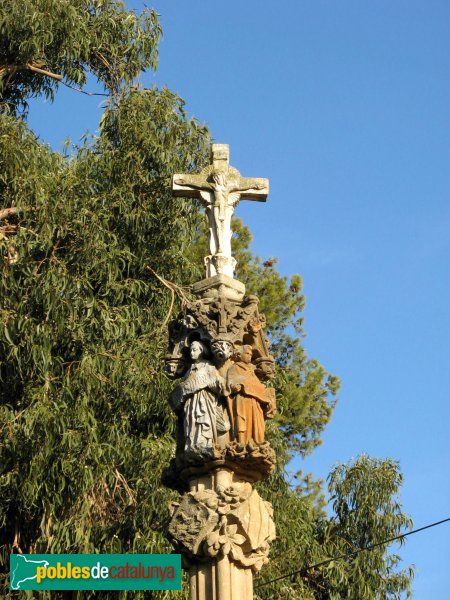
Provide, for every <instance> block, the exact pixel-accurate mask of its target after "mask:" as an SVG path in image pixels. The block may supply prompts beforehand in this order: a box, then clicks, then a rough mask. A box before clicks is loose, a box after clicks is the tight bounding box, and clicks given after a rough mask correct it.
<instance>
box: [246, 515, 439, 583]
mask: <svg viewBox="0 0 450 600" xmlns="http://www.w3.org/2000/svg"><path fill="white" fill-rule="evenodd" d="M447 521H450V517H449V518H447V519H442V521H436V523H430V525H425V526H424V527H419V528H418V529H413V530H412V531H408V532H407V533H402V534H401V535H396V536H395V537H391V538H388V539H387V540H383V541H382V542H378V543H376V544H372V545H371V546H366V547H365V548H357V549H356V550H351V551H349V552H345V554H338V555H337V556H333V558H327V559H326V560H323V561H322V562H319V563H316V564H315V565H311V566H309V567H303V568H302V569H297V570H296V571H291V572H290V573H285V574H284V575H280V576H279V577H275V578H274V579H270V580H269V581H265V582H264V583H260V584H259V585H255V589H257V588H261V587H264V586H266V585H270V584H271V583H274V582H275V581H280V579H286V578H287V577H292V576H293V575H298V574H299V573H305V572H307V571H311V570H312V569H318V568H319V567H324V566H325V565H328V564H329V563H331V562H333V561H335V560H342V559H343V558H350V557H351V556H355V555H356V554H359V553H360V552H369V551H370V550H374V548H378V547H379V546H383V545H384V544H390V543H391V542H395V541H396V540H401V539H403V538H405V537H407V536H408V535H413V534H414V533H419V531H424V530H425V529H430V528H431V527H436V526H437V525H442V523H446V522H447Z"/></svg>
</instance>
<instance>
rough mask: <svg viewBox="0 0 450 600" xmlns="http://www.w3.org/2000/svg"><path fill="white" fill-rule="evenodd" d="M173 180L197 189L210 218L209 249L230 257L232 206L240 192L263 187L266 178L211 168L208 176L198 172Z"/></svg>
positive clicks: (264, 186) (214, 252)
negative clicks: (242, 175)
mask: <svg viewBox="0 0 450 600" xmlns="http://www.w3.org/2000/svg"><path fill="white" fill-rule="evenodd" d="M208 180H209V181H208ZM174 183H175V184H176V185H180V186H186V187H187V188H191V189H195V190H198V192H199V194H198V195H199V196H200V199H201V201H202V204H203V205H204V206H205V208H206V213H207V215H208V220H209V230H210V235H209V253H210V254H211V255H215V254H224V255H225V256H228V257H231V236H232V231H231V217H232V216H233V211H234V207H235V206H236V205H237V204H238V202H239V200H240V198H241V194H242V193H243V192H246V191H249V190H263V189H265V188H266V187H267V182H265V181H264V180H260V181H258V179H250V178H247V179H246V178H243V177H239V176H233V175H231V176H230V175H228V174H227V173H225V172H223V171H220V170H214V171H212V173H211V174H210V176H209V177H208V179H206V178H205V177H204V176H201V175H177V176H176V177H174Z"/></svg>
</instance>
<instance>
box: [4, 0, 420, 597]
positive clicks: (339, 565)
mask: <svg viewBox="0 0 450 600" xmlns="http://www.w3.org/2000/svg"><path fill="white" fill-rule="evenodd" d="M6 8H7V9H8V10H6ZM19 13H20V15H19ZM19 16H20V18H19ZM0 28H1V34H2V35H1V37H0V80H1V85H2V86H3V87H2V90H1V93H2V94H3V95H2V105H1V106H0V298H1V307H0V567H1V569H2V572H3V575H0V577H1V579H0V588H1V587H2V584H4V585H5V590H6V589H7V582H8V565H9V560H8V556H9V553H10V552H11V551H14V552H17V551H21V552H52V553H58V552H64V553H66V552H67V553H71V552H73V553H77V552H106V553H108V552H112V553H114V552H144V553H145V552H167V551H169V545H168V544H167V542H166V541H165V539H164V535H163V531H164V528H165V525H166V520H167V518H168V515H167V513H166V512H165V510H164V508H163V507H164V506H166V505H167V503H168V501H169V500H170V499H171V498H172V496H173V495H172V493H171V492H170V491H168V490H167V489H165V488H163V487H161V484H160V479H161V472H162V469H163V468H164V467H165V466H166V465H167V463H168V461H169V458H170V456H171V453H172V451H173V445H174V444H173V433H174V427H175V422H174V417H173V415H172V413H171V411H170V409H169V407H168V405H167V402H166V398H167V394H168V391H169V387H170V385H171V384H170V383H169V382H168V381H167V380H166V378H165V376H164V375H163V373H162V363H163V361H162V359H163V356H164V352H165V349H166V341H167V338H166V324H167V321H168V319H169V317H170V315H171V314H172V313H173V311H174V310H175V309H176V307H174V298H173V289H174V288H173V286H171V284H169V283H167V282H173V283H174V284H176V285H177V286H181V289H183V287H184V286H187V285H189V284H190V283H192V282H193V281H196V280H198V279H200V278H201V277H202V275H203V267H202V260H201V259H202V257H203V256H204V255H205V254H206V251H205V243H206V242H205V235H204V232H205V220H204V218H203V216H200V214H199V211H198V206H197V205H196V204H195V203H193V202H192V201H187V202H185V201H183V200H180V199H174V198H173V197H172V196H171V193H170V179H171V175H172V174H173V173H175V172H189V171H198V170H199V169H201V168H202V167H203V166H204V165H205V162H206V160H207V158H209V156H208V155H209V146H210V137H209V133H208V131H207V129H206V128H205V127H204V126H202V125H200V124H199V123H198V122H197V121H196V120H193V119H187V117H186V115H185V113H184V110H183V101H182V100H181V99H180V98H178V97H177V96H176V95H174V94H173V93H171V92H170V91H169V90H167V89H162V90H157V89H151V90H141V89H138V88H137V87H133V85H132V83H133V80H134V79H135V78H136V77H137V76H138V75H139V73H140V71H141V70H142V69H145V68H149V67H150V68H155V66H156V59H157V41H158V39H159V35H160V26H159V23H158V21H157V18H156V15H155V13H153V12H152V11H145V12H144V13H143V15H142V16H141V17H138V16H136V15H135V14H134V13H133V12H130V11H126V10H125V7H124V5H123V4H122V3H121V2H119V1H117V2H116V1H113V0H96V1H93V0H92V1H88V0H64V1H62V0H33V1H31V0H24V1H23V2H20V3H12V5H11V3H9V2H8V3H7V5H6V3H5V2H4V1H3V2H2V0H0ZM24 65H25V66H26V65H31V66H33V65H34V66H35V67H36V68H37V69H41V70H42V69H43V70H44V71H45V70H51V71H52V72H53V73H60V74H62V75H63V77H64V78H65V80H66V81H67V82H69V83H74V84H76V85H83V84H84V82H85V79H86V75H87V73H88V72H92V73H94V75H95V76H96V77H97V78H98V79H99V80H100V82H101V83H102V84H103V85H104V86H105V88H106V89H107V90H108V93H109V94H110V96H111V97H110V100H109V102H108V105H107V108H106V110H105V112H104V114H103V117H102V121H101V127H100V134H99V136H97V137H94V136H93V137H86V139H85V140H84V143H83V144H82V146H81V147H79V148H76V149H73V152H72V154H70V155H68V156H64V155H62V154H60V153H58V152H54V151H52V150H51V149H50V148H49V147H48V146H46V145H44V144H42V143H40V142H39V141H38V140H37V139H36V137H35V135H34V134H33V133H32V132H31V131H30V130H29V128H28V127H27V126H26V123H25V122H24V121H23V120H21V119H20V118H18V117H17V116H14V111H16V113H18V112H20V111H21V110H22V111H23V110H24V109H25V108H26V103H27V99H28V98H30V97H31V96H33V95H37V94H43V95H44V96H48V97H52V94H53V93H54V91H55V89H56V87H57V85H58V80H57V79H53V78H52V77H49V76H47V75H45V74H42V73H40V72H37V71H36V70H33V69H30V68H28V67H27V68H22V67H23V66H24ZM12 67H14V68H12ZM16 67H20V68H16ZM11 109H13V110H11ZM233 228H234V231H235V236H234V241H233V243H234V254H235V256H236V258H237V260H238V264H239V271H238V274H237V275H238V277H239V279H241V280H242V281H244V283H245V284H246V286H247V290H248V292H249V293H256V294H257V295H259V297H260V301H261V311H262V312H264V313H265V314H266V317H267V323H268V333H269V338H270V341H271V347H272V352H273V354H274V356H275V357H276V360H277V363H278V373H277V376H276V379H275V382H274V383H275V385H276V388H277V398H278V407H279V413H278V415H277V417H276V419H274V420H273V421H271V422H269V423H268V427H267V435H268V438H269V439H270V441H271V444H272V445H273V447H274V449H275V451H276V455H277V469H276V472H275V474H274V476H273V477H272V478H271V479H269V480H268V481H266V482H264V483H261V484H259V488H260V490H261V493H262V494H263V495H264V497H265V498H267V499H268V500H270V501H271V502H272V504H273V506H274V511H275V520H276V524H277V528H278V538H277V540H276V542H275V543H274V545H273V548H272V552H271V555H272V561H271V563H270V564H269V565H268V566H267V567H266V568H265V569H264V570H263V573H262V575H261V578H260V581H268V580H270V579H271V578H274V577H277V576H279V575H280V574H281V573H285V572H286V571H288V570H289V567H290V566H292V567H294V568H295V567H297V568H298V567H301V566H306V565H313V564H316V563H318V562H320V561H322V560H324V559H326V558H328V557H330V556H333V555H335V554H339V553H342V552H345V551H346V549H347V548H350V547H351V548H354V547H360V546H361V545H367V544H368V543H374V542H376V541H378V540H381V539H384V538H385V537H390V536H392V535H395V534H396V533H397V532H399V531H400V530H401V529H402V528H403V527H407V526H409V521H408V519H407V518H406V517H405V515H403V513H402V512H401V510H400V506H399V504H398V500H397V493H398V488H399V485H400V482H401V477H400V474H399V472H398V468H397V465H396V464H395V463H392V462H391V461H371V460H370V459H368V458H366V457H363V458H362V459H360V460H359V461H357V462H356V463H355V464H354V465H350V466H341V467H339V468H337V469H336V470H335V471H333V473H332V474H331V476H330V493H331V495H332V498H333V500H334V509H335V515H334V516H332V517H327V515H326V513H325V512H324V505H325V500H324V494H323V491H322V485H321V482H320V481H315V480H314V479H313V478H312V477H311V476H310V475H308V474H306V475H304V474H302V473H298V474H297V475H296V476H295V478H294V480H293V481H292V480H289V479H288V478H287V476H286V465H287V464H288V462H289V460H290V458H291V456H292V453H293V452H297V453H300V454H303V455H306V454H308V453H310V452H312V451H313V450H314V448H315V447H316V446H317V444H319V443H320V435H321V432H322V431H323V428H324V427H325V426H326V424H327V423H328V421H329V419H330V416H331V413H332V410H333V407H334V403H335V400H334V397H335V395H336V393H337V391H338V388H339V381H338V379H337V378H336V377H335V376H332V375H330V374H328V373H327V372H326V370H325V369H324V367H322V366H321V365H320V364H319V362H318V361H317V360H315V359H310V358H308V357H307V356H306V354H305V352H304V350H303V348H302V345H301V336H302V335H303V329H302V325H303V324H302V310H303V307H304V297H303V294H302V283H301V279H300V277H299V276H298V275H294V276H292V277H291V278H287V277H283V276H282V275H281V274H280V273H279V272H278V271H277V269H276V260H275V259H273V258H270V259H268V260H266V261H262V260H261V259H260V258H258V257H257V256H254V255H253V254H252V253H251V251H250V250H249V245H250V243H251V234H250V231H249V230H248V228H247V227H246V226H245V225H243V224H242V223H241V222H240V221H239V220H238V219H235V220H234V222H233ZM192 240H195V243H194V244H192ZM175 302H176V299H175ZM396 565H397V558H396V557H395V556H388V555H387V554H386V552H385V551H384V550H383V549H381V550H380V551H378V553H374V554H373V555H372V554H370V556H369V553H361V554H359V555H357V557H355V558H349V559H348V560H346V561H337V562H336V563H331V564H330V565H329V566H328V567H327V568H326V569H321V570H311V571H305V572H304V573H302V575H301V576H299V577H297V578H295V579H294V580H292V581H291V580H290V579H286V580H282V581H280V582H278V583H276V584H271V585H269V586H267V587H263V588H260V589H258V590H257V593H258V595H259V596H260V597H261V598H303V599H305V598H317V599H322V598H341V597H346V598H355V599H356V598H372V597H385V598H397V597H399V594H400V593H401V591H402V590H407V589H408V585H409V580H410V577H411V574H408V573H406V572H403V571H400V572H398V571H396V569H395V567H396ZM5 594H6V591H5ZM364 594H366V595H364ZM371 594H372V595H371ZM91 595H94V594H85V595H84V597H89V596H91ZM125 595H126V594H123V597H125ZM144 595H145V594H140V595H139V594H138V593H137V592H132V596H131V595H129V597H143V596H144ZM145 596H146V597H159V598H163V597H168V595H167V594H164V593H163V594H146V595H145ZM181 596H183V593H182V594H180V597H181ZM42 597H50V596H49V594H47V595H45V594H43V595H42ZM52 597H56V596H55V594H53V595H52ZM102 597H105V598H106V597H111V598H113V597H117V595H116V594H114V593H112V594H106V593H104V594H103V595H102ZM170 597H174V595H173V594H172V595H171V596H170Z"/></svg>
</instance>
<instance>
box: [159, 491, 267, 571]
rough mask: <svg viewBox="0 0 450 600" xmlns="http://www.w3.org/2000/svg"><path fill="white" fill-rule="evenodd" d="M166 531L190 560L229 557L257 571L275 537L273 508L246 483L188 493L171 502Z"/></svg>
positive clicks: (240, 564) (265, 559)
mask: <svg viewBox="0 0 450 600" xmlns="http://www.w3.org/2000/svg"><path fill="white" fill-rule="evenodd" d="M169 534H170V537H171V539H172V541H173V542H174V544H175V546H176V548H177V549H178V550H180V551H181V552H183V553H184V554H186V555H187V556H188V557H189V558H191V559H193V558H197V559H200V560H207V559H208V558H212V557H223V556H228V557H229V559H230V560H232V561H234V562H235V563H236V564H237V565H239V566H241V567H250V568H251V569H252V570H254V571H257V570H259V569H260V568H261V567H262V565H263V564H265V563H266V562H267V561H268V558H267V555H268V552H269V544H270V542H271V541H272V540H274V539H275V526H274V523H273V520H272V507H271V505H270V504H269V503H268V502H265V501H264V500H263V499H262V498H261V497H260V496H259V494H258V492H257V491H256V490H253V489H252V487H251V485H250V484H249V483H247V482H235V483H232V484H231V485H230V486H228V487H226V488H225V487H221V486H218V487H217V489H216V490H211V489H208V490H199V491H195V492H188V493H187V494H185V495H184V496H183V498H182V501H181V503H180V504H179V505H173V514H172V520H171V522H170V526H169Z"/></svg>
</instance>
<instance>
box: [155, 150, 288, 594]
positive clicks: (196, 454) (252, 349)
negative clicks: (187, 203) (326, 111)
mask: <svg viewBox="0 0 450 600" xmlns="http://www.w3.org/2000/svg"><path fill="white" fill-rule="evenodd" d="M228 158H229V150H228V146H227V145H225V144H214V145H213V147H212V164H211V165H209V166H208V167H206V168H205V169H203V171H202V172H201V173H200V174H199V175H193V174H185V175H178V174H177V175H174V176H173V193H174V194H175V195H176V196H184V197H198V198H200V200H201V202H202V204H203V205H204V206H205V208H206V213H207V215H208V220H209V255H208V256H207V257H206V258H205V265H206V279H203V280H202V281H199V282H197V283H196V284H194V285H193V293H194V296H195V299H194V300H193V301H191V302H190V303H187V304H186V306H185V307H184V309H183V312H182V313H181V314H180V315H178V317H177V318H176V319H174V320H172V321H171V322H170V323H169V349H168V353H167V356H166V373H167V375H168V376H169V377H170V378H171V379H178V380H179V382H178V383H177V384H176V385H175V387H174V388H173V390H172V393H171V394H170V398H169V403H170V406H171V407H172V409H173V411H174V412H175V414H176V415H177V419H178V435H177V446H176V451H175V456H174V457H173V458H172V460H171V463H170V465H169V467H168V468H167V469H166V470H165V472H164V475H163V482H164V483H165V485H167V486H169V487H171V488H173V489H176V490H178V491H179V492H181V493H182V494H183V496H182V498H181V501H180V502H179V503H174V504H173V505H172V506H171V515H172V519H171V522H170V525H169V537H170V539H171V540H172V543H173V544H174V546H175V548H176V549H177V551H179V552H181V553H182V555H183V556H184V560H185V565H186V566H187V568H189V580H190V595H191V600H251V599H252V598H253V573H254V572H255V571H258V570H259V569H260V568H261V567H262V566H263V565H264V564H265V563H267V562H268V552H269V544H270V542H271V541H272V540H273V539H274V538H275V527H274V523H273V520H272V507H271V505H270V504H269V503H268V502H266V501H264V500H263V499H262V498H261V497H260V496H259V495H258V493H257V491H256V490H255V489H253V487H252V483H253V482H255V481H259V480H261V479H264V478H265V477H268V476H269V475H270V473H271V472H272V471H273V469H274V467H275V453H274V451H273V449H272V448H271V447H270V444H269V443H268V442H267V441H266V440H265V421H266V420H267V419H270V418H272V417H273V416H274V414H275V411H276V402H275V390H274V388H273V387H271V382H270V380H271V379H272V378H273V375H274V366H275V363H274V359H273V357H272V356H271V355H270V353H269V349H268V343H267V340H266V338H265V336H264V327H265V318H264V315H263V314H261V313H260V312H259V311H258V303H259V301H258V298H257V297H256V296H251V295H250V296H246V295H245V286H244V284H243V283H241V282H240V281H237V280H236V279H233V273H234V268H235V265H236V261H235V259H234V258H233V257H232V255H231V236H232V231H231V217H232V214H233V211H234V207H235V206H236V205H237V203H238V202H239V200H241V199H248V200H259V201H264V200H265V199H266V197H267V194H268V190H269V183H268V180H267V179H261V178H256V179H251V178H245V177H241V176H240V173H239V172H238V171H237V170H236V169H234V168H233V167H231V166H230V165H229V164H228Z"/></svg>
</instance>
